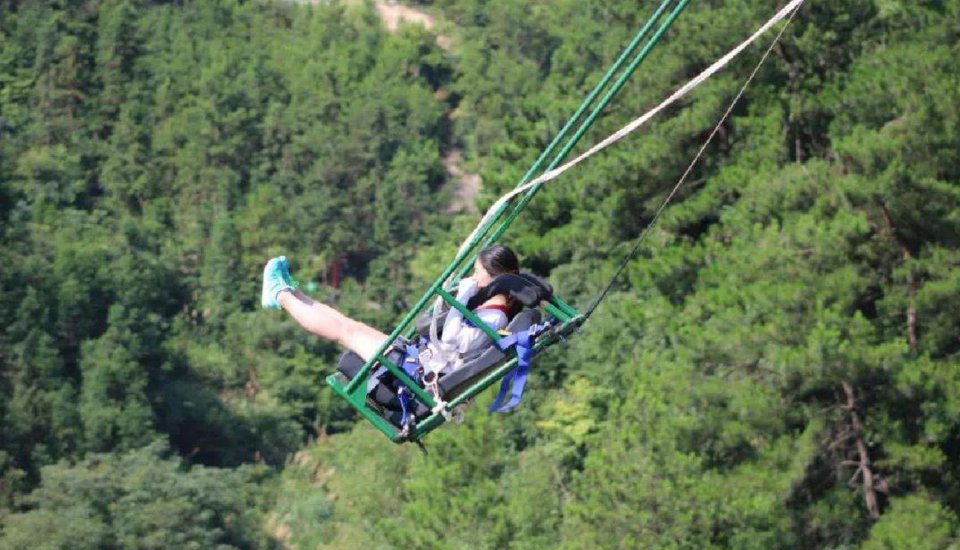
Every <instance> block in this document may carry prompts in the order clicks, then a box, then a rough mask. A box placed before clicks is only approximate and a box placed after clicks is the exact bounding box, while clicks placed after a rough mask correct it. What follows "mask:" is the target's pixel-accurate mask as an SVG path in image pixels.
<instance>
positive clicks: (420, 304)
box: [346, 0, 688, 396]
mask: <svg viewBox="0 0 960 550" xmlns="http://www.w3.org/2000/svg"><path fill="white" fill-rule="evenodd" d="M670 1H671V0H664V1H663V3H662V4H661V6H660V8H658V9H657V11H656V12H655V17H652V18H651V19H650V20H649V21H648V22H647V24H645V25H644V27H643V29H641V31H640V32H639V33H638V35H637V37H636V38H635V39H634V41H632V42H631V44H630V45H629V46H628V48H627V50H625V51H624V53H623V54H621V56H620V58H619V59H618V60H617V62H616V63H615V64H614V67H611V69H610V70H609V71H608V72H607V74H606V75H605V76H604V78H603V79H602V80H601V82H600V84H598V85H597V87H596V89H595V91H594V92H591V94H590V96H588V98H587V100H584V102H583V104H582V105H581V108H580V109H578V110H577V113H576V114H575V116H573V117H571V120H570V121H568V123H567V125H565V126H564V128H563V130H561V132H560V133H559V134H558V135H557V137H556V138H554V141H553V142H552V143H551V144H550V146H549V147H548V149H547V150H545V151H544V152H543V153H542V154H541V156H540V158H539V159H538V160H537V161H536V162H535V164H534V166H532V167H531V168H530V170H529V171H528V176H524V180H522V183H526V181H529V179H530V177H531V176H532V175H533V174H534V173H536V172H538V171H539V169H540V165H542V163H543V160H545V159H546V157H547V156H549V154H550V153H551V152H552V149H553V147H555V146H556V144H557V143H559V142H560V141H561V140H562V139H563V138H564V137H565V135H566V132H567V131H569V128H570V127H572V125H573V124H575V123H576V120H577V119H579V117H580V116H581V115H582V114H583V111H585V110H586V108H587V107H588V106H589V105H590V103H592V101H593V99H595V97H596V95H597V94H599V92H600V91H601V90H602V89H603V88H604V87H605V86H606V84H607V82H608V81H609V80H610V79H611V78H612V76H613V74H614V73H615V72H616V70H618V69H619V66H620V65H621V64H622V61H623V60H625V59H626V58H627V57H628V56H629V55H630V53H632V50H633V48H635V47H636V44H634V42H636V43H639V42H640V41H641V40H642V39H643V36H645V35H646V32H648V30H649V28H650V27H651V26H652V25H653V23H654V22H655V20H656V19H657V18H659V16H660V14H661V13H662V11H663V9H665V7H666V6H667V4H669V2H670ZM687 1H688V0H681V6H683V5H685V4H686V3H687ZM674 11H675V12H677V11H678V10H676V9H675V10H674ZM659 34H662V32H660V33H659ZM634 68H635V67H634ZM608 95H609V94H608ZM591 123H592V121H591ZM585 130H586V128H584V127H583V126H581V132H578V133H580V134H582V132H583V131H585ZM577 139H579V138H577ZM570 148H572V145H571V146H569V147H567V148H566V149H568V151H567V152H569V149H570ZM564 154H566V153H564ZM522 183H521V184H522ZM535 191H536V188H535V189H532V190H531V192H528V193H527V194H526V195H525V196H524V199H525V201H523V200H522V201H521V202H523V203H524V204H523V205H524V206H525V203H526V202H529V198H532V192H535ZM508 205H509V203H505V204H503V205H502V206H501V207H500V208H499V209H498V211H497V212H496V213H495V215H494V216H493V217H492V218H491V219H490V220H488V221H487V223H485V224H484V225H483V226H482V227H481V228H480V230H479V231H478V233H477V235H476V236H475V237H474V238H473V239H472V240H471V241H470V242H469V243H468V244H467V246H466V247H465V248H464V250H463V251H462V252H460V253H459V254H457V256H456V257H455V258H454V260H453V261H452V262H451V263H450V264H449V265H448V266H447V268H446V269H444V271H443V273H441V274H440V276H439V277H437V279H436V280H435V281H434V283H433V284H432V285H431V286H430V288H428V289H427V291H426V292H425V293H424V294H423V296H421V297H420V299H419V300H418V301H417V303H416V304H414V306H413V308H411V309H410V311H408V312H407V314H406V315H405V316H404V318H403V319H402V320H401V321H400V323H399V324H398V325H397V326H396V328H394V330H393V331H392V332H391V333H390V335H389V336H388V337H387V338H386V340H385V341H384V342H383V343H382V344H381V345H380V347H379V348H377V351H376V353H374V356H373V357H372V358H371V359H369V360H368V361H367V362H366V363H365V364H364V366H363V367H362V368H361V370H360V372H359V373H357V376H355V377H354V379H353V380H351V381H350V383H349V384H348V386H347V388H346V392H347V393H349V392H351V391H353V390H355V389H356V387H357V386H358V384H359V381H360V380H362V379H365V378H366V376H368V375H369V373H370V370H371V369H372V368H373V365H374V364H375V363H376V362H377V360H378V359H381V358H384V357H383V353H384V352H385V351H386V349H387V348H388V347H389V346H390V345H391V344H392V343H393V342H394V341H395V340H396V339H397V338H398V337H399V336H400V335H401V334H402V333H403V332H404V331H405V330H406V329H407V327H408V326H409V325H410V323H411V322H412V321H413V320H414V318H415V317H416V316H417V315H419V314H420V313H421V312H422V311H423V309H424V307H425V306H426V305H427V302H428V301H429V300H430V298H431V297H432V296H434V295H435V294H437V291H438V290H442V288H441V287H442V285H443V283H444V282H445V281H446V280H447V279H448V278H449V277H450V275H452V274H453V273H454V271H456V270H457V269H458V268H459V267H460V266H461V265H462V264H463V262H464V260H465V259H467V258H470V257H471V256H472V255H473V253H474V249H475V248H476V247H477V246H478V245H479V244H480V243H481V242H482V241H483V240H484V237H485V236H486V234H487V232H489V230H490V229H491V228H492V227H493V225H494V224H495V223H496V222H497V220H499V218H500V216H501V215H502V214H503V212H504V211H505V210H506V208H507V206H508ZM521 209H522V206H521V205H517V206H515V207H514V213H513V216H512V218H515V217H516V213H519V211H520V210H521ZM512 218H510V219H509V221H508V222H507V223H506V225H509V223H510V222H512V221H513V220H512ZM506 225H501V230H500V231H499V232H498V234H497V237H499V235H500V234H502V233H503V231H504V230H506ZM492 240H493V239H489V240H488V242H489V241H492ZM472 263H473V261H472V259H471V262H470V264H472ZM467 269H469V266H465V268H464V271H463V272H464V273H465V272H466V270H467ZM385 366H387V368H388V369H389V368H390V367H389V366H388V365H385ZM394 367H395V365H394ZM397 370H399V369H397ZM391 372H392V371H391ZM400 374H401V375H402V376H398V379H399V380H401V382H402V383H403V384H404V385H406V386H407V387H409V388H410V389H411V390H412V391H416V390H417V389H419V387H418V386H417V385H416V384H413V383H412V381H411V380H409V377H406V376H405V375H403V373H402V372H401V373H400ZM418 396H419V394H418Z"/></svg>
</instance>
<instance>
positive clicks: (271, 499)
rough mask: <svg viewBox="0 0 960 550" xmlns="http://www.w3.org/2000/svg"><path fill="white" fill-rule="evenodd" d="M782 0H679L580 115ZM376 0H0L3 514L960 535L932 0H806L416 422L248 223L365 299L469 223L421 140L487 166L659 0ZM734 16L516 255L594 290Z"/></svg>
mask: <svg viewBox="0 0 960 550" xmlns="http://www.w3.org/2000/svg"><path fill="white" fill-rule="evenodd" d="M648 4H650V5H648ZM779 4H780V3H779V2H773V1H770V0H728V1H725V2H719V3H718V2H691V3H690V5H689V7H688V8H687V9H686V10H685V12H684V13H683V15H682V16H681V17H680V18H679V19H678V20H677V22H676V23H675V25H674V26H673V28H672V29H671V30H670V32H669V33H668V34H667V35H666V38H665V40H664V41H663V42H662V44H661V45H660V46H658V47H657V48H656V49H655V50H654V51H653V53H652V55H651V56H650V57H649V58H648V59H647V60H646V62H645V63H644V64H643V66H642V67H641V70H640V71H639V72H638V73H637V75H636V76H635V77H634V78H633V79H632V80H631V82H630V83H629V84H628V85H627V86H626V87H625V88H624V90H623V91H622V93H621V94H620V96H618V98H617V99H616V101H615V102H614V103H613V104H612V105H611V107H610V108H609V109H608V110H607V111H606V112H605V113H604V116H603V117H602V118H601V119H600V120H599V121H598V123H597V125H596V126H595V127H594V129H593V130H592V131H591V133H590V134H588V135H587V137H586V138H585V141H584V143H583V144H582V145H581V146H580V147H579V149H580V150H583V148H584V147H586V146H587V145H588V144H590V143H594V142H596V141H597V140H599V139H600V138H601V137H603V136H605V135H606V134H608V133H609V132H611V131H613V130H614V129H616V128H618V127H620V126H621V125H622V124H623V123H625V122H627V121H628V120H630V119H632V118H633V117H635V116H637V115H638V114H640V113H641V112H643V111H645V110H646V109H647V108H649V107H651V106H653V105H655V104H656V103H658V102H659V101H660V99H662V98H663V97H665V96H666V95H668V94H669V93H670V92H671V91H672V90H673V89H675V88H676V87H677V86H679V85H681V84H682V83H683V82H685V81H686V80H687V79H688V78H690V77H691V76H692V75H694V74H696V73H697V72H699V70H701V69H702V68H703V67H705V66H707V65H709V64H710V63H711V62H713V61H714V60H715V59H716V57H717V56H719V55H721V54H722V53H725V52H726V51H727V50H728V49H729V48H730V47H731V46H733V45H734V44H735V43H736V42H737V41H739V40H740V39H742V37H745V36H746V35H748V34H749V33H750V32H752V30H754V29H755V28H756V26H757V25H759V24H760V23H762V22H763V21H764V20H766V19H767V18H768V17H769V16H770V15H771V14H772V13H773V12H774V11H775V10H776V9H777V7H778V5H779ZM376 7H377V6H376V5H375V4H374V3H370V2H339V1H331V2H318V3H311V4H310V5H300V4H298V3H290V2H279V1H277V2H274V1H266V0H262V1H241V0H217V1H189V2H158V1H150V0H92V1H89V2H82V3H80V2H61V1H57V0H38V1H30V2H19V1H16V0H0V266H2V268H0V374H2V376H0V548H26V547H31V548H51V549H54V548H174V547H176V548H280V547H288V548H337V549H348V548H365V549H367V548H395V547H401V546H407V547H415V548H451V549H454V548H465V547H469V548H514V549H539V548H569V549H574V548H737V549H741V548H742V549H748V548H756V549H776V548H784V549H796V548H809V549H828V548H830V549H839V548H850V549H852V548H862V549H863V550H874V549H879V548H884V549H900V548H902V549H946V548H952V547H954V546H956V545H958V544H960V527H958V525H960V522H958V515H960V367H958V365H960V362H958V354H960V62H958V59H960V55H958V53H960V2H958V1H956V0H938V1H932V0H931V1H906V0H883V1H881V0H843V1H840V2H816V1H813V0H811V1H809V2H806V3H805V4H804V6H803V7H802V9H801V10H800V12H799V14H798V15H797V16H796V18H795V20H794V21H793V22H792V24H791V26H790V27H789V28H788V29H787V31H786V34H785V35H784V38H783V40H782V42H781V43H780V44H779V45H778V46H777V47H776V48H774V50H773V52H772V54H771V57H770V59H769V60H768V61H767V63H766V64H765V65H764V66H763V68H762V69H761V71H760V73H758V75H757V78H756V79H755V81H754V82H753V84H752V85H751V86H750V88H749V89H748V90H747V92H746V94H745V96H744V98H743V100H742V101H741V102H740V103H739V104H738V106H737V108H736V109H735V111H734V112H733V114H732V116H731V117H730V118H729V119H728V120H727V121H726V122H725V123H724V125H723V126H722V128H721V132H720V133H719V135H718V138H717V139H716V140H715V142H714V143H713V144H712V145H711V146H710V147H709V148H708V150H707V151H706V154H705V156H704V158H703V159H702V161H701V162H700V163H699V164H698V165H697V167H696V169H695V171H694V172H693V173H692V174H691V176H690V178H689V182H688V184H687V185H686V186H685V187H684V188H683V189H682V192H681V193H680V194H679V195H678V196H677V197H676V199H675V200H674V202H673V203H672V204H671V206H670V207H669V208H668V209H667V210H666V211H665V213H664V216H663V217H662V218H661V219H660V221H659V222H658V224H657V226H656V227H655V228H654V230H653V232H652V233H651V234H650V236H649V238H648V239H647V240H646V241H645V242H644V245H643V246H642V248H641V253H640V255H639V257H638V258H637V259H636V260H635V261H634V262H633V263H632V264H631V265H630V267H629V268H628V270H627V271H626V273H625V275H624V277H622V278H621V279H620V280H619V281H618V284H617V286H616V287H615V290H614V292H613V293H612V294H611V295H610V296H609V298H608V299H607V300H606V301H605V302H604V303H603V304H602V305H601V307H600V308H599V309H598V310H597V313H596V315H595V316H594V317H593V318H592V319H591V320H590V321H589V323H588V324H586V325H585V326H584V329H583V331H582V333H581V334H578V335H577V336H576V337H575V338H572V339H571V340H570V342H569V344H568V345H566V346H558V347H555V348H552V349H551V350H550V351H549V352H548V353H545V354H543V355H542V356H541V357H539V358H538V359H537V361H536V364H535V366H534V369H533V371H532V373H531V380H530V383H529V386H530V389H529V390H528V392H527V395H526V396H525V399H524V404H523V405H522V407H521V408H520V409H519V410H517V411H516V412H514V413H511V414H509V415H498V416H488V415H487V414H486V413H485V407H483V405H485V403H486V401H487V400H489V398H490V396H486V397H483V398H481V399H479V401H480V402H479V403H478V404H477V405H475V406H473V407H472V408H471V409H469V410H468V417H467V419H466V421H465V423H464V424H462V425H459V426H455V425H454V426H449V427H444V429H442V430H439V431H438V432H435V433H434V434H431V436H430V438H429V439H428V440H427V447H428V450H429V453H428V454H426V455H424V454H422V453H420V452H419V451H418V450H417V449H416V448H413V447H412V446H394V445H392V444H391V443H389V442H388V441H385V440H383V439H382V437H381V436H379V435H378V434H376V433H375V432H374V431H373V430H372V429H370V428H368V427H366V426H365V425H364V424H363V423H362V422H358V421H357V418H356V417H355V416H354V415H353V414H352V413H351V412H350V411H349V410H348V408H347V407H346V406H345V405H343V404H342V403H340V402H339V400H337V399H336V398H335V396H333V395H332V392H329V391H328V390H327V389H326V388H325V385H324V383H323V377H324V376H325V375H326V374H328V373H330V372H331V371H332V370H333V368H334V363H335V359H336V355H337V353H338V350H337V349H336V348H335V346H333V345H331V344H327V343H324V342H321V341H318V340H317V339H316V338H315V337H312V336H311V335H309V334H307V333H306V332H304V331H302V330H301V329H299V328H298V327H297V326H296V325H295V324H294V323H293V322H292V321H290V320H289V319H286V318H285V317H284V316H282V315H275V314H272V313H271V312H264V311H262V310H261V309H260V307H259V304H258V300H257V297H258V289H259V284H260V280H259V277H260V274H261V268H262V266H263V264H264V262H265V261H266V260H267V259H268V258H270V257H271V256H273V255H277V254H281V253H282V254H286V255H287V256H288V257H289V258H290V259H291V261H292V262H293V270H294V275H295V276H296V277H297V278H298V279H300V280H301V282H303V283H310V286H311V288H316V291H315V294H316V296H317V298H318V299H320V300H322V301H324V302H327V303H330V304H331V305H334V306H335V307H337V308H339V309H341V310H343V311H344V312H346V313H347V314H349V315H352V316H354V317H357V318H359V319H361V320H363V321H365V322H369V323H371V324H373V325H375V326H379V327H381V328H383V329H389V328H390V327H391V324H392V323H394V322H395V321H396V320H398V319H399V317H400V316H401V315H402V314H403V313H404V312H405V311H406V310H407V308H408V307H409V306H410V305H411V303H412V301H413V300H415V299H416V298H417V297H419V295H420V293H422V291H423V290H424V285H425V284H427V283H428V282H429V281H431V280H432V279H433V278H434V277H435V276H437V275H438V274H439V273H440V271H441V269H442V267H443V266H444V265H445V263H446V261H448V260H449V259H450V256H451V254H452V253H453V252H454V251H455V250H456V246H457V245H458V244H459V242H460V240H461V239H462V238H463V237H465V236H466V234H467V233H468V231H469V229H470V227H472V224H473V223H475V222H476V218H475V216H472V215H470V214H468V213H464V212H455V211H451V210H450V208H449V207H448V205H449V204H450V200H451V197H452V196H453V193H454V190H455V188H456V186H457V185H458V181H457V177H456V176H454V175H452V174H451V173H449V172H448V171H447V170H446V169H445V167H444V162H445V159H449V158H451V155H452V154H453V153H454V152H459V151H461V150H462V152H463V156H464V159H465V160H464V162H465V166H464V169H466V170H468V171H471V172H476V173H478V174H480V176H481V177H482V181H483V187H482V191H481V194H480V196H479V198H478V200H477V202H478V205H479V206H480V208H481V209H483V208H485V207H486V206H489V205H490V204H491V203H492V201H493V200H494V199H495V198H496V197H497V196H499V195H500V194H501V193H503V192H505V191H506V190H508V189H510V188H511V187H512V186H513V185H514V184H516V182H517V181H518V180H519V178H520V177H521V176H522V175H523V173H524V172H525V171H526V169H527V168H528V166H529V165H530V164H531V163H532V161H533V160H534V159H535V158H536V157H537V155H538V154H539V152H540V151H541V150H542V148H543V147H544V146H545V145H546V144H547V143H549V141H550V140H551V139H552V137H553V135H554V134H555V133H556V132H557V131H558V130H559V129H560V127H561V125H562V124H563V122H564V121H565V120H566V118H567V117H568V116H569V115H570V114H571V113H572V112H573V110H574V109H575V108H576V106H577V104H578V103H579V101H580V100H581V99H582V97H583V96H584V95H585V94H586V93H587V91H588V90H589V89H590V88H591V87H592V85H593V84H594V82H595V81H596V80H597V79H598V78H599V77H600V75H601V74H602V73H603V71H604V70H605V69H606V67H607V66H608V65H609V64H610V63H611V62H612V60H613V59H615V57H616V55H617V54H618V52H619V51H620V49H621V48H622V47H623V45H624V44H625V43H626V42H627V41H628V40H629V38H630V36H631V35H632V34H633V33H634V32H635V31H636V29H637V28H638V27H639V26H640V25H641V24H642V22H643V21H644V20H645V18H646V17H647V16H649V14H650V12H652V10H653V8H654V6H653V5H652V3H642V5H638V4H637V3H636V2H626V1H620V0H616V1H609V2H602V3H595V2H594V3H591V2H582V1H577V0H551V1H550V2H517V1H512V0H433V1H426V2H420V3H418V4H417V5H416V7H417V8H418V9H422V10H426V11H428V12H429V13H430V14H431V15H432V16H433V17H434V18H435V19H436V21H437V24H436V26H435V27H434V28H433V29H431V30H427V29H424V28H423V27H421V26H417V25H401V26H400V27H399V28H398V29H397V31H396V32H393V33H390V32H387V31H386V30H385V29H384V27H383V25H382V23H381V21H380V19H379V18H378V15H377V14H378V12H377V9H376ZM438 35H443V37H444V40H441V41H440V43H441V44H444V47H441V46H440V45H438V41H437V36H438ZM768 39H769V37H768ZM762 47H763V46H756V47H754V48H752V49H751V50H749V51H748V52H747V53H746V54H745V55H744V57H743V58H742V59H740V60H738V61H737V62H736V63H734V64H733V65H732V66H731V67H730V68H729V69H728V70H726V71H724V72H723V73H721V74H719V75H717V77H715V78H713V79H711V80H709V81H708V82H706V83H705V84H704V85H703V86H701V87H700V88H698V89H697V90H696V91H695V92H694V93H693V94H691V95H690V96H689V97H688V98H686V99H684V100H683V101H682V102H681V103H680V104H679V105H677V106H675V107H674V108H672V109H670V110H669V112H667V113H664V114H663V115H662V116H660V117H658V118H657V119H655V120H654V121H653V122H652V123H651V124H650V125H649V126H647V127H645V129H644V130H642V131H641V132H638V133H637V134H636V135H634V136H631V137H630V138H628V139H626V140H624V141H623V142H621V143H620V144H618V145H617V146H615V147H613V148H610V149H608V150H607V151H605V152H604V153H603V154H601V155H598V156H597V157H595V158H593V159H591V160H590V161H589V162H587V163H584V164H582V165H580V166H578V167H577V168H576V169H575V170H572V171H571V172H569V173H568V174H566V175H564V176H563V177H562V178H560V179H558V180H557V181H556V182H553V183H551V184H550V185H549V186H548V187H547V188H545V189H544V190H543V191H542V192H541V193H539V194H538V196H537V197H536V199H535V200H534V201H533V202H531V203H530V206H529V207H528V209H527V210H526V211H525V212H524V214H523V215H522V216H521V217H520V218H519V219H518V223H517V224H515V225H514V226H513V227H512V228H511V230H510V231H509V232H508V233H507V234H506V235H505V239H504V242H505V243H506V244H509V245H510V246H512V247H514V248H515V249H516V250H517V251H518V252H519V254H520V256H521V260H522V263H523V264H524V267H525V268H526V269H530V270H532V271H535V272H537V273H538V274H540V275H542V276H545V277H547V278H548V279H549V280H550V282H551V283H552V284H553V285H554V287H555V288H556V289H557V291H558V293H559V294H560V295H562V296H564V297H565V298H566V299H568V300H569V301H571V302H573V303H574V304H575V305H585V304H587V303H589V300H590V299H591V298H592V297H593V296H594V295H595V293H596V292H597V291H598V290H599V289H600V288H601V287H602V285H603V284H605V282H606V280H607V279H608V278H609V276H610V275H611V274H612V273H613V271H614V269H615V268H616V265H617V263H618V261H619V260H620V258H621V257H622V255H623V254H624V253H625V252H626V251H627V250H628V248H629V246H630V243H631V242H632V241H633V239H635V238H636V237H637V236H638V235H639V234H640V232H641V231H642V230H643V229H644V228H645V227H646V226H647V225H648V224H649V223H650V221H651V219H652V216H653V214H654V212H655V210H656V208H657V206H658V205H659V204H660V201H661V200H662V199H663V198H664V196H665V195H666V193H667V192H669V190H670V189H671V188H672V186H673V185H674V184H675V183H676V181H677V178H679V176H680V174H681V173H682V171H683V169H684V168H685V167H686V166H687V164H688V163H689V162H690V161H691V159H692V157H693V155H694V153H695V152H696V149H697V148H698V147H699V146H700V144H701V143H702V142H703V140H704V139H705V137H706V136H707V134H708V133H709V132H710V130H711V129H712V128H713V127H714V125H715V124H716V123H717V120H718V119H719V118H720V115H721V114H722V113H723V111H724V109H725V108H726V107H727V105H728V104H729V102H730V100H731V99H732V98H733V97H734V95H735V93H736V92H737V90H738V89H739V87H740V86H741V84H742V83H743V81H744V79H745V78H746V75H747V73H748V71H749V70H750V69H751V68H752V67H753V64H754V63H756V61H757V60H758V59H759V55H760V54H761V48H762Z"/></svg>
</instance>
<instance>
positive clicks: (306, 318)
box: [277, 290, 387, 361]
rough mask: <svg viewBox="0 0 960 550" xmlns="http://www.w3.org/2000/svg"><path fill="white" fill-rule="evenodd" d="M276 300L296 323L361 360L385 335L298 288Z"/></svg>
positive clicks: (373, 351) (283, 293)
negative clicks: (345, 349) (354, 354)
mask: <svg viewBox="0 0 960 550" xmlns="http://www.w3.org/2000/svg"><path fill="white" fill-rule="evenodd" d="M277 302H279V303H280V306H281V307H283V309H285V310H286V311H287V312H288V313H289V314H290V315H291V316H292V317H293V318H294V320H296V321H297V322H298V323H300V326H302V327H303V328H305V329H307V330H308V331H310V332H312V333H313V334H316V335H317V336H319V337H321V338H324V339H326V340H330V341H331V342H336V343H338V344H340V345H341V346H343V347H345V348H347V349H348V350H350V351H352V352H354V353H356V354H357V355H359V356H360V357H362V358H363V360H364V361H367V360H369V359H370V358H371V357H373V355H374V354H375V353H376V352H377V349H379V348H380V345H381V344H383V342H384V341H385V340H386V339H387V335H386V334H384V333H382V332H380V331H379V330H377V329H375V328H373V327H371V326H370V325H366V324H364V323H361V322H360V321H356V320H354V319H351V318H349V317H347V316H346V315H344V314H342V313H340V312H339V311H337V310H335V309H333V308H332V307H330V306H328V305H326V304H321V303H320V302H317V301H316V300H314V299H313V298H311V297H309V296H307V295H306V294H304V293H302V292H300V291H299V290H294V291H289V290H285V291H282V292H280V294H278V295H277Z"/></svg>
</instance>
